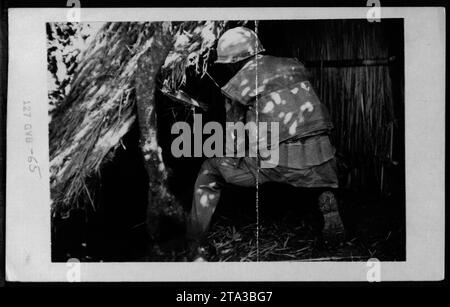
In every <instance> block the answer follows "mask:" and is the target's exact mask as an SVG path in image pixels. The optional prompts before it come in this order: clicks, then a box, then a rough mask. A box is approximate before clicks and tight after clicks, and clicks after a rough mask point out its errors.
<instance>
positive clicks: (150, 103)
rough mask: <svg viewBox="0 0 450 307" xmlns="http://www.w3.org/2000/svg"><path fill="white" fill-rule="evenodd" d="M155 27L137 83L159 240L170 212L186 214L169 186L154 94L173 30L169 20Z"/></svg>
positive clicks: (151, 214)
mask: <svg viewBox="0 0 450 307" xmlns="http://www.w3.org/2000/svg"><path fill="white" fill-rule="evenodd" d="M153 30H154V31H153V33H151V34H147V37H145V39H146V40H148V44H150V46H149V48H148V49H147V50H146V51H145V52H144V53H143V54H142V55H141V56H140V58H139V60H138V67H137V75H136V80H135V87H136V107H137V115H138V122H139V128H140V133H141V135H140V148H141V151H142V155H143V159H144V165H145V169H146V171H147V174H148V178H149V193H148V205H147V219H146V222H147V229H148V233H149V235H150V237H151V238H152V239H153V240H158V238H159V236H160V221H161V218H162V217H163V216H170V217H173V218H175V219H177V220H179V221H180V222H182V219H183V215H184V214H183V208H182V206H181V204H180V203H179V201H178V200H177V199H176V198H175V197H174V195H173V194H172V193H170V191H169V190H168V189H167V184H166V183H167V175H168V170H167V169H166V166H165V164H164V161H163V160H162V156H161V147H160V146H159V145H158V140H157V118H156V109H155V97H154V94H155V78H156V76H157V73H158V71H159V69H160V67H161V66H162V65H163V63H164V61H165V59H166V57H167V55H168V54H169V52H170V50H171V48H172V46H173V33H172V30H171V26H170V23H169V22H158V23H154V24H153Z"/></svg>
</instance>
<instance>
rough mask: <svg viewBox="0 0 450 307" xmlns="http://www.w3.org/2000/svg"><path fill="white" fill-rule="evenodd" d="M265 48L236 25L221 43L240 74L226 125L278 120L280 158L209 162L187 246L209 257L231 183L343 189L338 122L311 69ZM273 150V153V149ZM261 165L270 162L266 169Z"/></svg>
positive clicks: (222, 54) (232, 83) (220, 55)
mask: <svg viewBox="0 0 450 307" xmlns="http://www.w3.org/2000/svg"><path fill="white" fill-rule="evenodd" d="M263 51H264V49H263V47H262V45H261V44H260V42H259V40H258V38H257V36H256V34H255V33H254V32H253V31H251V30H249V29H247V28H243V27H237V28H233V29H231V30H228V31H227V32H225V33H224V34H223V35H222V36H221V38H220V39H219V41H218V45H217V61H216V63H220V64H222V65H227V66H228V67H229V70H228V71H232V72H233V76H232V77H231V79H230V80H229V81H228V83H227V84H226V85H225V86H223V87H222V92H223V94H224V95H225V96H226V97H227V99H228V101H229V102H230V105H229V106H228V107H227V121H232V122H238V121H245V122H246V123H249V122H259V123H261V122H267V127H271V123H272V122H277V123H278V127H279V128H278V129H279V131H278V142H277V144H275V145H276V146H275V147H276V152H277V155H278V156H277V158H276V159H275V162H274V163H273V165H271V161H274V159H269V161H265V160H264V157H262V156H263V155H262V154H261V151H258V154H261V155H260V156H257V157H255V156H253V157H252V156H249V155H246V156H245V157H241V158H240V157H236V156H234V157H229V156H228V154H227V155H225V156H224V157H214V158H210V159H208V160H206V161H205V162H204V163H203V165H202V167H201V169H200V172H199V174H198V177H197V180H196V182H195V186H194V195H193V203H192V209H191V211H190V213H189V219H188V225H187V237H188V242H189V244H190V248H191V251H193V252H194V255H195V254H201V252H202V249H201V248H200V246H201V243H202V239H203V238H204V235H205V234H206V232H207V230H208V227H209V224H210V221H211V218H212V216H213V213H214V211H215V209H216V207H217V204H218V202H219V199H220V194H221V191H222V189H223V187H224V185H226V184H232V185H237V186H242V187H255V186H256V185H257V184H262V183H264V182H280V183H286V184H290V185H292V186H295V187H302V188H311V189H315V190H321V189H328V190H329V189H335V188H337V187H338V179H337V174H336V162H335V149H334V147H333V146H332V145H331V143H330V140H329V137H328V134H329V132H330V130H331V129H332V123H331V121H330V119H329V116H328V113H327V110H326V108H325V106H324V105H323V104H321V103H320V101H319V99H318V97H317V96H316V94H315V93H314V90H313V89H312V87H311V85H310V83H309V82H308V80H307V77H306V71H305V68H304V66H303V65H302V64H301V63H300V62H298V61H297V60H296V59H291V58H281V57H274V56H269V55H261V53H262V52H263ZM258 127H259V126H258ZM269 130H270V129H268V131H257V132H256V134H255V133H253V135H256V138H257V139H258V140H257V142H258V141H259V142H261V141H262V140H261V135H266V138H267V139H270V137H268V136H267V133H269V134H270V133H271V132H273V131H269ZM262 132H263V133H262ZM266 132H267V133H266ZM249 134H252V133H251V131H250V133H249ZM251 138H252V137H251V136H249V139H251ZM237 143H238V144H237V147H238V151H239V147H240V146H244V145H242V143H245V141H244V142H243V141H242V140H239V139H238V140H237ZM250 143H251V140H250ZM267 143H268V142H267ZM227 144H228V142H227ZM266 145H267V144H266ZM266 148H269V149H271V150H272V151H271V152H273V150H274V146H273V144H272V147H270V146H266ZM247 152H248V151H247ZM266 158H267V156H266ZM261 162H263V163H265V165H264V166H263V167H262V165H261ZM317 196H318V195H317ZM317 211H318V212H319V219H318V222H317V223H316V225H315V229H316V231H317V232H318V233H320V232H321V231H322V229H323V227H324V219H323V215H322V213H321V212H320V211H319V209H317Z"/></svg>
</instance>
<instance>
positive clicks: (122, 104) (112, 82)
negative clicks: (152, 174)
mask: <svg viewBox="0 0 450 307" xmlns="http://www.w3.org/2000/svg"><path fill="white" fill-rule="evenodd" d="M224 26H225V22H219V21H211V22H210V21H205V22H183V23H178V24H174V27H176V29H177V34H176V35H175V43H174V48H173V51H172V52H171V53H170V54H169V56H168V57H167V59H166V62H165V64H164V66H163V67H162V75H163V77H164V87H165V88H166V90H169V91H173V90H175V89H177V88H178V87H179V86H180V85H181V84H182V82H183V80H184V71H185V67H186V66H187V65H197V69H198V72H201V71H202V67H200V66H199V64H200V65H204V64H202V63H206V62H207V61H204V58H205V57H207V56H208V55H209V50H210V48H211V47H212V46H213V45H214V43H215V41H216V39H217V37H218V36H219V35H220V33H221V31H222V30H223V29H224ZM151 31H153V28H152V23H122V22H121V23H107V24H105V25H104V27H103V28H102V29H101V30H100V31H99V32H98V33H97V35H96V37H95V38H94V39H93V41H92V43H91V44H90V46H89V47H88V48H87V49H86V50H85V51H84V53H83V54H82V58H81V62H80V64H79V66H78V69H77V72H76V73H75V75H74V78H73V80H72V84H71V91H70V92H69V94H68V95H67V97H66V98H65V99H64V100H63V101H62V102H61V104H60V105H59V106H58V107H57V108H56V109H55V110H54V112H53V113H52V120H51V122H50V183H51V199H52V211H53V212H54V213H55V212H59V213H62V214H64V213H67V212H68V210H69V209H70V208H73V207H74V206H76V203H77V200H79V199H80V197H83V199H84V200H86V201H90V202H92V197H91V194H90V192H89V188H88V185H87V184H86V182H87V181H88V179H89V178H91V177H93V176H94V177H95V174H96V173H98V172H99V170H100V167H101V165H102V163H103V162H104V161H105V159H106V158H107V157H108V156H110V155H109V154H110V153H111V152H114V150H115V149H117V148H118V147H119V146H120V145H121V139H122V137H123V136H124V135H125V134H126V133H127V132H128V131H129V129H130V127H131V126H132V124H133V123H134V121H135V119H136V114H135V108H134V99H135V98H134V92H133V90H134V87H133V80H134V78H135V71H136V67H137V62H138V59H139V57H140V56H141V55H143V54H145V52H146V51H147V50H148V48H149V46H150V44H149V42H148V40H147V41H146V40H145V39H143V38H144V37H145V36H144V35H143V33H152V32H151Z"/></svg>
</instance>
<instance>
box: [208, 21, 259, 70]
mask: <svg viewBox="0 0 450 307" xmlns="http://www.w3.org/2000/svg"><path fill="white" fill-rule="evenodd" d="M263 51H264V48H263V46H262V45H261V43H260V41H259V39H258V37H257V36H256V33H255V32H253V31H252V30H250V29H248V28H244V27H236V28H233V29H230V30H228V31H226V32H225V33H224V34H223V35H222V36H221V37H220V38H219V41H218V43H217V61H216V63H236V62H239V61H242V60H244V59H246V58H249V57H251V56H254V55H256V54H258V53H260V52H263Z"/></svg>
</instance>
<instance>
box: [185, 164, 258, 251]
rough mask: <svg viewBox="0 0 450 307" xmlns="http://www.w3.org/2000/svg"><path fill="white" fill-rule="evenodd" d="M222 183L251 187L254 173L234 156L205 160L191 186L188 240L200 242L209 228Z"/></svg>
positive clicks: (253, 183) (253, 181) (253, 182)
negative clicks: (192, 189)
mask: <svg viewBox="0 0 450 307" xmlns="http://www.w3.org/2000/svg"><path fill="white" fill-rule="evenodd" d="M225 184H234V185H238V186H244V187H245V186H254V185H255V179H254V176H253V174H252V173H251V172H250V171H249V169H248V168H247V167H246V164H242V163H239V159H237V158H211V159H208V160H206V161H205V162H204V163H203V165H202V167H201V169H200V172H199V174H198V177H197V180H196V182H195V185H194V195H193V201H192V208H191V211H190V214H189V219H188V225H187V237H188V240H190V241H191V242H194V243H200V242H201V240H202V239H203V237H204V235H205V234H206V231H207V230H208V227H209V224H210V222H211V218H212V216H213V214H214V211H215V210H216V207H217V204H218V203H219V199H220V194H221V191H222V189H223V186H224V185H225Z"/></svg>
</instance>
